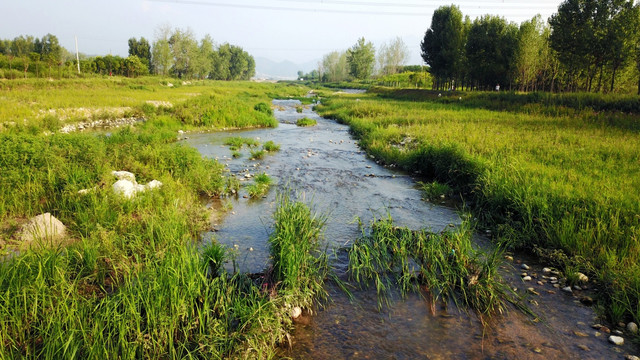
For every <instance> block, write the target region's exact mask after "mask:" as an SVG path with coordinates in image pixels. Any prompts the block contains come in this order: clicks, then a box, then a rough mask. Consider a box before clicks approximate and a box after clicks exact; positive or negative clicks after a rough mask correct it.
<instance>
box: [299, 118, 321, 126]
mask: <svg viewBox="0 0 640 360" xmlns="http://www.w3.org/2000/svg"><path fill="white" fill-rule="evenodd" d="M317 124H318V122H317V121H315V120H314V119H309V118H308V117H304V118H302V119H299V120H298V121H296V125H298V126H315V125H317Z"/></svg>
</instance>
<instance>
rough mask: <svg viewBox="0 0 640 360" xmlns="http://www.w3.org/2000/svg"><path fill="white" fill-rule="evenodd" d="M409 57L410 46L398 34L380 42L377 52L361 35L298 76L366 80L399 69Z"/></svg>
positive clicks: (335, 80)
mask: <svg viewBox="0 0 640 360" xmlns="http://www.w3.org/2000/svg"><path fill="white" fill-rule="evenodd" d="M408 58H409V49H408V48H407V46H406V45H405V44H404V42H403V41H402V39H401V38H399V37H398V38H395V39H394V40H391V41H389V42H387V43H384V44H382V45H381V46H380V49H379V50H378V52H377V53H376V49H375V47H374V46H373V44H372V43H371V42H370V41H366V40H365V39H364V38H360V39H358V41H357V42H356V43H355V44H354V45H353V46H352V47H351V48H349V49H348V50H346V51H342V52H340V51H332V52H330V53H328V54H325V55H324V56H323V57H322V60H321V61H320V62H319V63H318V70H314V71H313V72H311V73H309V74H301V73H299V74H298V76H299V77H300V78H305V79H310V80H317V81H322V82H332V83H336V82H341V81H349V80H354V79H357V80H367V79H369V78H371V77H372V76H376V77H377V76H386V75H393V74H397V73H399V72H400V70H401V69H402V67H403V66H404V64H405V62H406V61H407V59H408Z"/></svg>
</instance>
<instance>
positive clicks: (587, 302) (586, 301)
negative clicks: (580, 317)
mask: <svg viewBox="0 0 640 360" xmlns="http://www.w3.org/2000/svg"><path fill="white" fill-rule="evenodd" d="M580 302H581V303H583V304H584V305H587V306H591V305H593V299H592V298H591V297H590V296H583V297H581V298H580Z"/></svg>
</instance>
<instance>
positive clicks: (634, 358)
mask: <svg viewBox="0 0 640 360" xmlns="http://www.w3.org/2000/svg"><path fill="white" fill-rule="evenodd" d="M624 359H625V360H640V357H637V356H635V355H625V356H624Z"/></svg>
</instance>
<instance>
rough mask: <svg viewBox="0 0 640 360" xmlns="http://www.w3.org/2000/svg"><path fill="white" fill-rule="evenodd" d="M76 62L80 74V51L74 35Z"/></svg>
mask: <svg viewBox="0 0 640 360" xmlns="http://www.w3.org/2000/svg"><path fill="white" fill-rule="evenodd" d="M76 62H77V63H78V74H80V53H79V52H78V36H77V35H76Z"/></svg>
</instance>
